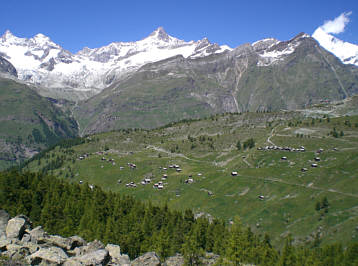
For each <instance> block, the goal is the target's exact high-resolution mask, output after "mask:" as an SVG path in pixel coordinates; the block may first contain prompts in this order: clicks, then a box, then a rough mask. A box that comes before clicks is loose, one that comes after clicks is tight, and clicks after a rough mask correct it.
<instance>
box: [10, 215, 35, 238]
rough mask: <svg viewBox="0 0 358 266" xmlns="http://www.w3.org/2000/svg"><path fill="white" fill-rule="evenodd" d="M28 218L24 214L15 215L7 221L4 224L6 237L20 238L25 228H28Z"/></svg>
mask: <svg viewBox="0 0 358 266" xmlns="http://www.w3.org/2000/svg"><path fill="white" fill-rule="evenodd" d="M29 227H30V224H29V219H28V218H27V217H26V216H24V215H19V216H16V217H15V218H12V219H10V220H9V221H8V223H7V226H6V237H7V238H17V239H21V238H22V236H23V234H24V232H25V229H26V228H29Z"/></svg>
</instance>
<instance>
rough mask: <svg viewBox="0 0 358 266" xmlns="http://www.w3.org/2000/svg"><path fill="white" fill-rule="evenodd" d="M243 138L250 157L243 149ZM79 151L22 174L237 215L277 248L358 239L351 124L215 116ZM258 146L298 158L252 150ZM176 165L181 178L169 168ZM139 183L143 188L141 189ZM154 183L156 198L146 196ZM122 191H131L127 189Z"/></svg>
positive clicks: (49, 158) (106, 136)
mask: <svg viewBox="0 0 358 266" xmlns="http://www.w3.org/2000/svg"><path fill="white" fill-rule="evenodd" d="M251 138H252V139H253V140H254V142H255V147H254V148H251V149H250V148H246V149H244V147H243V146H244V145H245V146H247V145H248V144H249V142H248V140H249V139H251ZM238 141H240V147H241V149H240V150H239V149H238V147H237V146H238ZM84 142H85V143H82V144H80V145H75V146H72V147H67V148H66V147H64V146H62V147H56V148H55V149H53V150H51V151H50V152H48V153H47V154H45V155H44V156H43V157H42V158H40V159H39V160H34V161H32V162H31V163H29V164H28V165H27V166H26V167H25V170H31V171H47V172H49V173H51V174H53V175H55V176H58V177H60V178H64V179H67V180H69V181H70V182H76V183H78V182H80V183H82V182H83V183H85V182H88V183H89V184H93V185H95V186H101V187H103V188H105V189H107V190H112V191H119V192H121V193H124V194H130V195H134V196H135V197H136V198H138V199H142V200H151V201H152V202H154V203H157V204H165V203H167V204H168V205H169V206H170V207H174V208H176V209H179V210H184V209H186V208H191V209H193V210H194V212H195V213H196V214H197V215H207V216H209V217H210V216H216V217H220V218H223V219H225V220H226V221H227V222H229V221H230V220H231V219H233V217H234V216H235V215H239V216H240V217H241V218H242V221H243V222H244V223H245V224H247V225H250V226H251V228H252V229H253V230H254V231H256V232H258V233H263V232H269V233H270V234H271V236H272V239H273V242H274V243H275V244H276V245H281V243H282V242H281V240H282V238H283V237H285V236H287V235H288V234H289V233H292V234H293V236H294V238H295V241H297V242H305V241H308V240H313V239H315V238H316V239H320V241H323V242H325V243H330V242H335V241H342V242H343V243H346V242H349V241H351V240H353V241H356V240H357V238H358V232H357V231H356V226H357V223H358V179H357V178H358V174H357V165H358V116H352V117H340V118H329V117H328V116H326V115H324V116H321V117H320V118H316V119H312V118H304V117H303V116H302V115H300V113H296V112H286V113H243V114H227V115H216V116H212V117H210V118H208V119H204V120H199V121H184V122H180V123H177V124H173V125H171V126H167V127H163V128H160V129H155V130H121V131H116V132H108V133H103V134H97V135H92V136H89V137H87V138H86V139H85V140H84ZM266 146H279V147H289V148H290V149H291V150H292V149H293V148H294V149H297V148H299V147H301V146H304V147H305V151H304V152H303V151H287V150H279V149H276V150H275V149H258V148H260V147H266ZM320 149H322V150H323V151H322V152H321V153H317V151H319V150H320ZM285 157H286V158H285ZM316 157H319V160H318V159H316V160H317V161H316V160H315V158H316ZM314 163H316V164H317V167H312V164H314ZM130 164H135V165H136V167H135V168H133V167H130ZM175 164H176V165H179V167H180V169H182V170H181V171H180V172H178V171H177V170H176V169H175V168H170V167H169V166H170V165H175ZM164 168H167V169H164ZM302 168H306V169H307V171H302ZM233 171H236V172H238V174H237V176H232V174H231V173H232V172H233ZM163 175H167V176H168V177H167V179H165V180H162V177H163ZM144 178H150V179H151V183H150V184H146V185H142V184H141V181H142V180H143V179H144ZM189 178H191V179H193V182H191V180H189ZM119 180H120V181H119ZM159 181H162V182H163V186H164V188H163V189H157V188H154V187H153V185H154V184H155V183H158V182H159ZM130 182H133V183H134V184H136V187H132V186H126V184H129V183H130Z"/></svg>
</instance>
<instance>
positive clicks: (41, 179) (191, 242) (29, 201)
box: [0, 171, 358, 265]
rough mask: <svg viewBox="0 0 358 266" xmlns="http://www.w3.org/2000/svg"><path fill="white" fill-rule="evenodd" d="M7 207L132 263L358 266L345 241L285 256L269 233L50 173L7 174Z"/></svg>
mask: <svg viewBox="0 0 358 266" xmlns="http://www.w3.org/2000/svg"><path fill="white" fill-rule="evenodd" d="M0 203H1V205H0V208H3V209H5V210H7V211H8V212H9V213H10V214H11V215H12V216H14V215H17V214H20V213H22V214H25V215H27V216H29V217H30V219H31V220H32V221H33V223H34V226H36V225H42V226H43V227H44V229H45V230H46V231H48V232H49V233H51V234H60V235H63V236H70V235H75V234H76V235H80V236H82V237H84V238H85V239H86V240H88V241H91V240H94V239H99V240H101V241H103V242H104V243H115V244H119V245H120V246H121V250H122V251H123V253H126V254H128V255H129V256H130V257H131V258H135V257H137V256H139V255H140V254H142V253H144V252H147V251H156V252H157V253H158V254H159V255H160V256H161V258H163V259H164V258H165V257H168V256H171V255H174V254H175V253H177V252H179V253H182V254H183V255H184V257H185V259H186V262H187V264H189V265H197V264H198V263H199V258H200V256H201V255H202V254H204V253H205V252H213V253H215V254H219V255H221V261H220V264H221V265H226V264H228V265H240V264H241V263H253V264H256V265H357V263H358V244H357V243H353V244H351V245H350V246H348V247H347V248H346V249H344V248H343V247H342V246H341V245H340V244H334V245H329V246H325V247H316V248H313V249H309V247H298V246H294V245H292V239H291V238H290V237H288V238H287V239H286V243H285V246H284V248H283V249H282V250H281V251H277V250H276V249H275V248H273V247H272V246H271V243H270V238H269V237H268V235H265V236H264V237H259V236H258V235H256V234H254V233H253V232H252V231H251V230H250V228H246V227H244V226H243V225H242V224H241V223H240V220H239V219H238V218H236V219H235V220H234V223H233V225H231V226H228V225H225V223H224V222H223V221H222V220H219V219H216V220H214V221H212V222H209V221H208V220H207V219H206V218H198V219H194V215H193V213H192V211H190V210H186V211H185V212H183V213H182V212H178V211H174V210H170V209H169V208H168V207H167V205H164V206H161V207H160V206H155V205H153V204H151V203H142V202H140V201H138V200H135V199H134V198H133V197H130V196H124V195H120V194H118V193H113V192H105V191H103V190H101V189H100V188H98V187H94V188H93V189H90V188H89V186H88V184H82V185H79V184H71V183H69V182H66V181H64V180H60V179H57V178H54V177H51V176H46V175H43V174H34V173H19V172H15V171H11V172H10V171H9V172H3V173H0Z"/></svg>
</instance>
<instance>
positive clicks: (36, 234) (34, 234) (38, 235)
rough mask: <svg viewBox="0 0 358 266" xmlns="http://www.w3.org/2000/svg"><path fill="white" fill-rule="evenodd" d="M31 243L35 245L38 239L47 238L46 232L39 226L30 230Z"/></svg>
mask: <svg viewBox="0 0 358 266" xmlns="http://www.w3.org/2000/svg"><path fill="white" fill-rule="evenodd" d="M29 233H30V236H31V242H33V243H37V241H38V239H43V238H45V237H47V234H46V232H45V231H44V230H43V229H42V227H41V226H37V227H36V228H34V229H32V230H31V231H30V232H29Z"/></svg>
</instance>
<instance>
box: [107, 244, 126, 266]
mask: <svg viewBox="0 0 358 266" xmlns="http://www.w3.org/2000/svg"><path fill="white" fill-rule="evenodd" d="M106 250H108V252H109V256H110V257H111V263H112V265H122V266H129V265H131V262H130V259H129V256H128V255H122V254H121V248H120V246H118V245H113V244H108V245H107V246H106Z"/></svg>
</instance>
